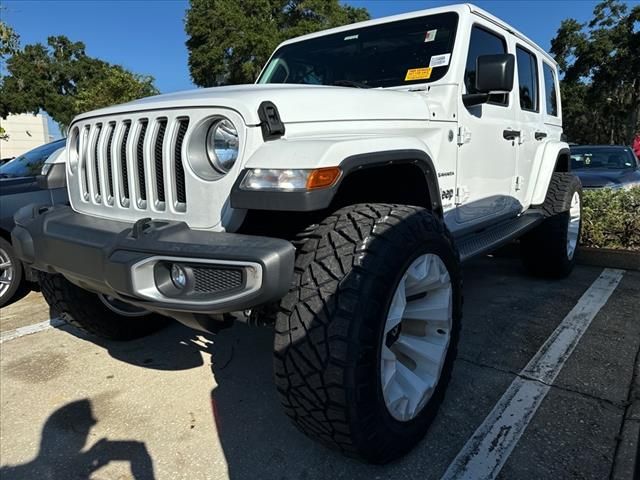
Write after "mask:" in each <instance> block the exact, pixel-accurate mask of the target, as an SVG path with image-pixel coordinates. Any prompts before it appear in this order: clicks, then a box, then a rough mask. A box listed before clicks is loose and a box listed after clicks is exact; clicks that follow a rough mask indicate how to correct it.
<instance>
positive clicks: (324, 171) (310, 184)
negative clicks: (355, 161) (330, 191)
mask: <svg viewBox="0 0 640 480" xmlns="http://www.w3.org/2000/svg"><path fill="white" fill-rule="evenodd" d="M338 178H340V168H338V167H328V168H318V169H317V170H313V171H312V172H311V174H310V175H309V176H308V177H307V190H315V189H316V188H326V187H330V186H332V185H333V184H334V183H336V180H338Z"/></svg>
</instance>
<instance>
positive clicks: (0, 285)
mask: <svg viewBox="0 0 640 480" xmlns="http://www.w3.org/2000/svg"><path fill="white" fill-rule="evenodd" d="M15 274H16V269H15V265H14V264H13V262H12V261H11V257H10V256H9V253H8V252H7V251H6V250H5V249H4V248H2V247H0V298H4V297H5V295H7V292H8V291H9V289H10V288H11V285H12V284H13V282H14V281H15Z"/></svg>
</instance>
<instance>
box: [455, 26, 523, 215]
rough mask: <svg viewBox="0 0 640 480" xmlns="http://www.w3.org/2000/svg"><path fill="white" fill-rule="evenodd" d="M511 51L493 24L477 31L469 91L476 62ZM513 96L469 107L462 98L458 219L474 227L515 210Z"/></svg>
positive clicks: (474, 29) (470, 61)
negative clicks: (509, 135) (511, 135)
mask: <svg viewBox="0 0 640 480" xmlns="http://www.w3.org/2000/svg"><path fill="white" fill-rule="evenodd" d="M508 51H509V48H508V43H507V39H506V38H505V36H504V35H503V34H501V33H499V32H498V31H496V30H494V29H493V28H492V26H491V24H490V23H488V22H484V21H481V20H480V19H478V22H477V23H476V24H475V25H474V26H473V27H472V30H471V35H470V38H469V39H468V53H467V63H466V69H465V74H464V86H465V90H466V93H475V92H476V90H475V75H476V62H477V58H478V57H479V56H480V55H493V54H501V53H507V52H508ZM512 99H513V94H512V93H511V94H500V95H492V97H491V98H490V101H489V102H488V103H485V104H482V105H476V106H473V107H466V106H465V105H464V104H463V103H462V99H460V106H459V111H460V116H459V117H460V118H459V122H460V127H461V133H462V135H460V138H464V139H465V140H464V142H462V141H461V143H462V144H461V146H460V149H459V152H458V176H457V188H456V221H457V222H458V223H459V224H464V227H466V226H472V225H474V224H479V223H483V222H485V221H493V220H494V219H495V218H496V217H499V216H503V215H508V214H509V213H510V212H511V211H512V209H513V199H512V197H511V187H512V183H513V179H514V177H515V173H516V157H517V147H518V141H517V139H511V140H508V139H505V138H504V136H505V133H504V132H505V131H512V130H515V127H516V112H515V108H514V102H513V100H512Z"/></svg>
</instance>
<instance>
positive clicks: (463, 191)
mask: <svg viewBox="0 0 640 480" xmlns="http://www.w3.org/2000/svg"><path fill="white" fill-rule="evenodd" d="M468 199H469V189H468V188H467V187H466V186H464V185H461V186H459V187H456V198H455V203H456V205H462V204H463V203H464V202H466V201H467V200H468Z"/></svg>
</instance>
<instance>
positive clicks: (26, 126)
mask: <svg viewBox="0 0 640 480" xmlns="http://www.w3.org/2000/svg"><path fill="white" fill-rule="evenodd" d="M0 127H2V128H3V129H4V134H3V135H8V138H7V139H6V140H1V139H0V158H12V157H17V156H18V155H21V154H23V153H25V152H28V151H29V150H31V149H33V148H36V147H39V146H40V145H43V144H45V143H48V142H50V141H51V138H50V136H49V125H48V123H47V117H46V116H45V115H41V114H38V115H32V114H30V113H21V114H19V115H9V116H7V118H6V119H4V118H1V117H0Z"/></svg>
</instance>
